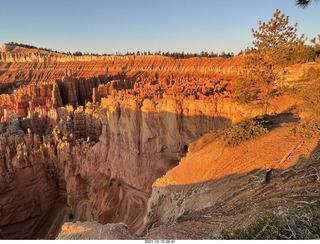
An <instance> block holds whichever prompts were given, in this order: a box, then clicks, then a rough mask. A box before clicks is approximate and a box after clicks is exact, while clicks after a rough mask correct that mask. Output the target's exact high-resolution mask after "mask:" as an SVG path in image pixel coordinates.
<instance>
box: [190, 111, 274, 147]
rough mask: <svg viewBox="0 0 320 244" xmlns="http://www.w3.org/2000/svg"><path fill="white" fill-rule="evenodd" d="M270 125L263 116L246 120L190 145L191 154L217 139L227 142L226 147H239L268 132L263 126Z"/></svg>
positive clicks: (214, 132)
mask: <svg viewBox="0 0 320 244" xmlns="http://www.w3.org/2000/svg"><path fill="white" fill-rule="evenodd" d="M267 123H270V122H269V121H266V120H264V117H263V116H257V117H254V118H252V119H247V120H244V121H242V122H240V123H237V124H234V125H232V126H231V127H229V128H226V129H220V130H217V131H214V130H212V131H210V132H209V133H207V134H205V135H203V136H202V137H201V138H200V139H199V140H197V141H195V142H194V143H192V144H190V145H189V152H196V151H198V150H200V149H202V148H204V147H205V146H206V145H208V144H209V143H211V142H213V141H215V140H216V139H223V140H225V141H226V146H237V145H239V144H240V143H241V142H243V141H247V140H250V139H253V138H255V137H258V136H261V135H263V134H265V133H267V132H268V129H267V128H265V127H264V126H263V125H265V124H267Z"/></svg>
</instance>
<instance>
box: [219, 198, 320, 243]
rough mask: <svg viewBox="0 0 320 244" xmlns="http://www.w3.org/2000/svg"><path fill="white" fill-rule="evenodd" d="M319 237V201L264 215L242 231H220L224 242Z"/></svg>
mask: <svg viewBox="0 0 320 244" xmlns="http://www.w3.org/2000/svg"><path fill="white" fill-rule="evenodd" d="M319 237H320V201H317V202H315V203H312V204H308V205H306V206H304V207H301V208H296V209H294V210H291V211H289V212H288V213H286V214H283V215H281V216H280V215H276V214H273V213H266V214H265V215H264V216H262V217H261V218H258V219H256V220H254V221H253V222H252V223H251V224H249V225H248V226H247V227H246V228H244V229H235V230H233V231H228V230H222V231H221V233H220V239H224V240H231V239H232V240H252V239H255V240H267V239H278V240H279V239H286V240H297V239H304V240H306V239H316V238H319Z"/></svg>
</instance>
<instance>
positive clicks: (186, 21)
mask: <svg viewBox="0 0 320 244" xmlns="http://www.w3.org/2000/svg"><path fill="white" fill-rule="evenodd" d="M276 9H280V10H281V12H282V13H284V14H285V15H288V16H289V17H290V25H294V24H295V23H296V22H297V23H298V33H299V34H302V33H304V34H305V35H306V36H307V37H308V38H309V40H310V39H312V38H313V37H316V36H317V35H318V34H320V14H319V13H320V1H319V2H318V3H312V4H311V5H310V6H309V7H308V8H305V9H302V8H299V7H297V6H295V1H294V0H224V1H221V0H113V1H111V0H87V1H84V0H14V1H9V0H0V45H2V44H3V43H7V42H10V41H13V42H18V43H24V44H29V45H33V46H37V47H44V48H50V49H52V50H57V51H63V52H68V51H70V52H75V51H81V52H88V53H99V54H103V53H108V54H112V53H116V52H121V53H123V54H124V53H126V52H127V51H129V52H136V51H138V50H139V51H151V52H156V51H159V50H161V51H162V52H167V51H170V52H181V51H184V52H185V53H188V52H192V53H193V52H198V53H199V52H201V51H207V52H211V51H212V52H214V53H221V52H223V51H224V52H226V53H228V52H230V53H231V52H234V53H235V54H237V53H238V52H239V51H240V50H244V49H245V48H246V47H251V46H252V41H253V36H252V32H251V29H252V28H255V29H256V28H257V27H258V22H259V20H261V21H264V22H267V21H269V20H270V19H271V18H272V15H273V13H274V12H275V10H276Z"/></svg>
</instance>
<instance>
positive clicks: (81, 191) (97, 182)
mask: <svg viewBox="0 0 320 244" xmlns="http://www.w3.org/2000/svg"><path fill="white" fill-rule="evenodd" d="M0 59H1V62H0V81H1V82H2V83H0V84H2V88H1V87H0V88H1V89H2V91H5V93H6V94H1V95H0V96H1V97H0V98H1V100H0V103H1V108H0V115H1V120H2V121H4V122H3V123H1V127H0V129H1V131H0V132H1V137H0V140H1V142H0V149H1V151H0V153H1V154H0V179H1V181H0V209H2V210H6V211H2V210H1V211H0V212H1V214H2V215H1V216H2V217H1V218H0V228H1V229H2V230H3V232H4V233H5V235H6V236H7V238H49V237H50V235H53V236H56V235H57V231H58V229H59V228H60V226H61V225H62V223H63V222H65V221H78V220H79V221H93V220H95V221H98V222H99V223H101V224H106V223H116V222H124V223H126V224H127V225H128V226H129V230H130V232H131V233H138V234H139V233H141V232H142V231H143V228H144V225H143V218H144V216H145V215H146V212H147V200H148V197H149V195H150V193H151V189H152V188H151V186H152V184H153V182H154V181H155V180H156V179H158V178H160V177H162V176H163V175H164V174H165V173H166V172H167V171H168V170H170V169H172V168H173V167H175V166H177V165H178V163H179V162H180V159H181V158H182V157H184V156H185V155H186V153H187V151H188V145H189V144H190V143H192V142H193V141H195V140H197V139H198V138H200V137H201V136H202V135H203V134H204V133H207V132H209V131H210V130H212V129H219V128H225V127H227V126H230V125H231V123H234V122H237V121H239V120H242V119H244V118H247V117H253V116H255V115H258V114H260V113H261V112H262V110H263V108H261V107H259V106H256V107H250V108H249V107H246V106H239V105H237V104H235V103H233V102H232V96H231V92H230V90H231V87H232V86H233V85H234V84H235V82H236V79H237V76H238V74H239V71H240V69H241V63H242V61H243V57H235V58H233V59H222V58H216V59H207V58H193V59H185V60H174V59H171V58H167V57H159V56H135V57H133V56H126V57H93V56H84V57H73V56H66V55H60V54H56V53H48V52H45V51H37V50H29V49H23V48H19V47H15V48H14V47H5V48H3V49H2V52H1V56H0ZM277 99H278V100H277ZM277 99H275V100H273V101H272V102H271V103H272V104H271V105H270V109H269V112H270V113H279V112H282V111H284V110H286V109H287V108H288V107H290V106H292V105H293V104H294V103H295V101H294V100H293V99H291V98H289V97H281V98H280V97H279V98H277ZM279 99H280V100H281V102H279ZM80 105H83V106H80ZM15 114H18V115H19V116H17V115H15ZM8 189H10V190H8ZM16 195H17V196H21V197H22V196H23V200H22V199H20V197H15V196H16ZM29 196H30V197H29ZM39 209H40V210H39ZM22 213H23V214H22ZM17 226H19V228H18V229H19V231H16V230H17ZM22 226H23V228H22V229H21V227H22ZM20 229H21V230H20Z"/></svg>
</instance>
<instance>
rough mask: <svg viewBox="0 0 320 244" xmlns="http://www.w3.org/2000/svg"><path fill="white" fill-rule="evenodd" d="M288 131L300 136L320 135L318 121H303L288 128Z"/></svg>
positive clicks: (319, 122) (319, 123)
mask: <svg viewBox="0 0 320 244" xmlns="http://www.w3.org/2000/svg"><path fill="white" fill-rule="evenodd" d="M289 133H290V134H293V135H298V136H301V137H313V136H320V121H315V120H312V121H307V122H304V123H302V124H299V125H298V126H296V127H295V128H293V129H292V130H290V131H289Z"/></svg>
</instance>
